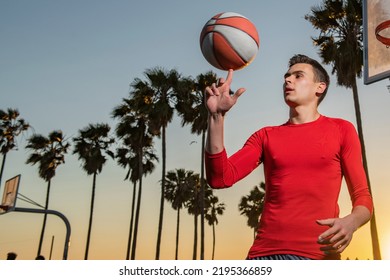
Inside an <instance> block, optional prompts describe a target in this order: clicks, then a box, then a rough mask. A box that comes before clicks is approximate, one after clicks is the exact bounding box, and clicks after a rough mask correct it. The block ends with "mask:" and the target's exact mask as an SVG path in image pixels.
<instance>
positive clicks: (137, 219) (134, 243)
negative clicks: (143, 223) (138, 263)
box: [131, 177, 142, 260]
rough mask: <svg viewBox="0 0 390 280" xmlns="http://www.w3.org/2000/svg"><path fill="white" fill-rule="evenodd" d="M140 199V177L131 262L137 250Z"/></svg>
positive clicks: (140, 180)
mask: <svg viewBox="0 0 390 280" xmlns="http://www.w3.org/2000/svg"><path fill="white" fill-rule="evenodd" d="M141 197H142V177H141V178H140V179H139V181H138V199H137V210H136V213H135V222H134V238H133V246H132V248H131V259H132V260H135V253H136V249H137V237H138V224H139V216H140V215H139V214H140V211H141Z"/></svg>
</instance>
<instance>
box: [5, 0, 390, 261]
mask: <svg viewBox="0 0 390 280" xmlns="http://www.w3.org/2000/svg"><path fill="white" fill-rule="evenodd" d="M320 2H321V1H316V0H301V1H295V2H293V1H288V0H276V1H267V2H266V3H264V1H233V0H227V1H216V0H215V1H206V0H199V1H179V0H176V1H175V0H166V1H150V0H146V1H130V0H115V1H104V0H97V1H92V0H83V1H76V0H69V1H59V0H57V1H49V0H46V1H45V0H35V1H27V0H24V1H23V0H14V1H6V0H1V1H0V38H1V44H0V108H1V109H3V110H4V109H6V108H8V107H10V108H17V109H19V111H20V113H21V117H23V118H24V119H25V120H26V121H28V122H29V123H30V124H31V126H32V127H33V131H34V132H36V133H40V134H43V135H47V134H48V133H49V132H50V131H53V130H57V129H61V130H62V131H63V132H64V134H65V136H66V137H67V138H68V139H71V138H72V137H74V136H75V135H76V134H77V131H78V130H79V129H82V128H84V127H85V126H87V125H88V124H89V123H98V122H106V123H109V124H110V125H111V126H114V125H115V122H114V120H112V119H111V117H110V113H111V111H112V109H113V108H114V107H115V106H117V105H118V104H119V103H120V102H121V99H122V98H124V97H127V95H128V91H129V84H130V83H131V82H132V81H133V80H134V78H141V79H143V78H144V76H143V72H144V71H145V70H146V69H148V68H153V67H157V66H159V67H163V68H165V69H177V70H178V71H179V72H180V73H182V75H183V76H193V77H195V76H197V75H198V74H200V73H204V72H207V71H209V70H213V71H215V72H216V73H217V74H218V75H222V76H225V75H226V73H225V72H223V71H220V70H217V69H215V68H213V67H212V66H210V65H209V64H208V63H207V62H206V60H205V59H204V58H203V57H202V54H201V52H200V48H199V34H200V31H201V29H202V27H203V25H204V24H205V23H206V21H207V20H208V19H209V18H211V17H212V16H213V15H215V14H217V13H219V12H224V11H233V12H237V13H240V14H243V15H245V16H246V17H248V18H249V19H250V20H251V21H252V22H253V23H254V24H255V25H256V26H257V28H258V32H259V35H260V50H259V52H258V54H257V57H256V59H255V60H254V61H253V62H252V64H250V65H249V66H248V67H247V68H245V69H242V70H239V71H237V72H236V73H235V75H234V81H233V87H234V88H238V87H245V88H246V89H247V92H246V93H245V94H244V95H243V96H242V97H241V98H240V100H239V103H238V104H237V106H236V107H235V108H234V109H233V110H232V111H231V112H229V114H228V118H227V123H226V132H225V135H226V147H227V150H228V152H229V153H232V152H234V151H235V150H236V149H238V148H240V147H241V146H242V144H243V143H244V141H245V140H246V138H247V137H249V135H250V134H251V133H252V132H254V131H255V130H257V129H259V128H261V127H263V126H265V125H274V124H280V123H283V122H285V121H286V120H287V117H288V108H287V106H286V105H285V104H284V102H283V99H282V91H281V89H282V82H283V79H282V78H283V74H284V73H285V71H286V70H287V62H288V59H289V58H290V57H291V56H292V55H294V54H296V53H303V54H307V55H309V56H312V57H313V58H316V59H319V57H318V55H317V49H316V48H315V47H314V46H313V44H312V42H311V38H310V37H311V36H316V35H317V34H318V32H317V31H316V30H314V29H313V28H312V26H311V25H310V23H309V22H307V21H306V20H305V19H304V15H305V14H307V13H308V12H309V11H310V7H312V6H313V5H317V4H319V3H320ZM326 68H327V69H328V70H329V71H330V70H331V68H330V67H329V66H327V67H326ZM331 83H332V84H331V87H330V89H329V93H328V95H327V97H326V99H325V100H324V101H323V103H322V104H321V106H320V111H321V113H322V114H324V115H328V116H334V117H341V118H345V119H347V120H349V121H351V122H353V123H355V114H354V108H353V99H352V93H351V90H348V89H345V88H341V87H338V86H336V82H335V77H332V81H331ZM388 84H389V81H388V80H383V81H379V82H377V83H375V84H372V85H369V86H366V85H363V82H362V80H359V94H360V98H361V100H360V101H361V110H362V116H363V129H364V135H365V140H366V149H367V156H368V164H369V169H370V178H371V183H372V188H373V191H374V201H375V203H376V213H377V222H378V228H379V230H380V239H381V245H382V246H384V247H385V248H383V250H382V251H383V254H385V253H384V251H386V250H387V252H389V251H390V250H389V249H388V248H389V247H390V226H389V225H388V224H386V221H385V215H386V213H387V211H388V210H389V209H388V205H387V204H386V203H387V201H388V199H389V198H390V191H389V189H388V187H387V185H388V182H389V181H390V174H389V173H388V172H387V170H388V168H389V164H390V163H389V162H390V150H389V149H388V143H389V141H390V130H389V128H388V127H389V122H390V113H389V110H388V106H389V103H390V94H389V92H388V90H387V88H386V86H387V85H388ZM33 131H30V132H29V134H27V135H25V136H24V137H22V138H19V144H20V145H19V149H18V150H17V151H13V152H11V153H9V154H8V156H7V163H6V166H5V174H4V176H3V183H4V181H5V179H7V178H10V177H13V176H14V175H16V174H19V173H20V174H22V181H21V186H20V192H21V193H22V194H24V195H26V196H28V197H30V198H32V199H34V200H36V201H38V202H39V203H41V204H43V203H44V196H45V188H46V183H45V182H43V180H42V179H40V178H39V177H38V174H37V168H36V167H35V166H28V165H26V164H25V163H24V162H25V161H26V159H27V156H28V151H26V150H25V149H24V146H25V144H26V138H27V137H28V136H30V135H31V133H32V132H33ZM167 137H168V139H167V141H168V150H167V165H168V166H167V168H168V170H172V169H175V168H186V169H191V170H194V171H196V172H199V162H200V150H201V147H200V139H199V138H198V137H197V136H195V135H191V134H190V130H189V128H188V127H184V128H182V127H181V126H180V120H178V119H177V118H175V119H174V121H173V122H172V124H171V125H170V126H169V129H168V136H167ZM192 141H197V143H195V144H192V145H190V143H191V142H192ZM160 146H161V143H160V140H156V152H157V153H158V154H161V153H160ZM125 174H126V171H125V170H123V169H121V168H120V167H118V166H117V165H116V164H115V162H113V161H110V162H108V164H107V165H106V166H105V168H104V169H103V172H102V174H100V175H99V176H98V183H97V184H98V186H97V192H98V193H97V197H96V202H95V206H96V208H95V209H96V210H95V219H94V226H93V230H92V243H91V251H90V257H91V259H123V258H124V257H125V253H126V248H125V247H126V242H127V231H128V221H129V214H128V212H129V209H130V203H129V201H130V194H131V186H130V184H129V183H128V182H125V181H123V179H124V176H125ZM160 177H161V166H160V165H159V166H157V168H156V170H155V172H154V173H153V174H152V175H151V176H150V177H148V178H147V179H145V181H144V194H143V202H142V203H143V208H142V212H141V224H140V233H139V234H140V236H142V237H143V238H141V239H140V240H139V245H138V250H137V256H138V258H142V259H153V258H154V252H155V251H154V250H155V242H156V234H157V222H158V204H159V197H160V192H159V190H160V189H159V180H160ZM261 180H263V175H262V170H261V168H259V169H258V170H256V171H255V172H254V173H253V174H251V175H250V176H249V177H248V178H246V179H245V180H243V181H242V182H240V183H238V184H237V185H236V186H235V187H234V188H233V189H229V190H222V191H219V192H217V193H216V195H217V196H218V197H219V199H220V201H223V202H224V203H225V204H226V205H227V210H226V212H225V214H224V215H223V216H222V217H220V223H219V226H218V228H217V251H216V258H218V259H226V258H229V259H243V258H245V254H246V252H247V250H248V248H249V246H250V245H251V238H252V231H251V229H249V228H248V227H247V226H246V220H245V218H244V217H242V216H239V214H238V203H239V199H240V198H241V196H243V195H246V194H247V193H249V191H250V189H251V188H252V187H253V186H254V185H256V184H258V183H259V182H260V181H261ZM91 185H92V178H90V177H87V175H86V174H85V173H84V172H83V171H82V170H81V168H80V163H79V162H77V158H76V157H75V156H74V155H72V154H71V153H69V154H68V155H67V157H66V164H65V165H64V166H60V167H59V168H58V170H57V175H56V176H55V178H54V179H53V181H52V195H51V202H50V206H51V208H52V209H55V210H58V211H61V212H62V213H64V214H65V215H66V216H67V217H68V219H69V220H70V222H71V225H72V243H71V247H70V251H69V258H70V259H82V258H83V256H84V248H85V238H86V234H87V223H88V215H89V201H90V194H91ZM1 190H2V188H1ZM340 204H341V209H342V212H343V214H345V213H348V212H349V211H350V208H349V207H350V204H349V198H348V195H347V193H346V192H345V190H343V191H342V193H341V198H340ZM18 206H19V207H30V205H28V204H25V203H24V202H22V201H18ZM165 213H166V217H165V223H164V230H165V232H164V234H163V247H162V258H166V259H171V258H173V257H174V248H173V247H172V246H170V244H174V228H175V213H174V212H173V211H172V210H171V209H169V206H168V205H166V212H165ZM183 216H184V215H183ZM41 221H42V217H39V216H34V215H31V214H22V213H9V214H6V215H3V216H0V225H1V228H2V229H4V228H6V229H7V230H6V231H4V230H2V231H1V232H0V259H3V258H5V256H6V253H7V252H8V251H16V252H17V253H18V254H19V257H20V259H32V258H35V251H36V248H37V244H38V238H39V233H40V228H41ZM368 228H369V227H368V226H365V227H363V228H362V229H361V230H360V231H359V232H358V233H356V234H355V239H354V242H353V243H352V244H351V246H350V248H349V249H348V250H349V251H348V250H347V251H346V252H345V255H344V256H345V257H347V256H350V257H355V256H356V257H359V258H372V256H371V251H370V248H369V246H370V241H369V235H368V232H369V231H368ZM236 229H238V230H236ZM192 230H193V228H192V217H186V216H184V217H183V226H182V240H181V244H182V245H181V249H180V255H179V256H180V257H181V258H187V259H188V258H191V256H192V255H191V248H192ZM26 232H28V235H26ZM64 234H65V233H64V226H63V224H62V222H61V221H58V219H57V218H55V217H53V218H50V219H49V222H48V228H47V232H46V239H45V244H44V254H45V255H48V251H49V249H50V242H51V236H55V250H54V253H53V258H54V259H60V258H61V257H62V249H63V240H64ZM206 234H207V240H206V241H207V245H206V246H208V247H207V248H208V249H206V250H208V251H207V252H206V258H208V257H209V256H210V253H211V252H210V250H211V248H210V246H211V243H210V240H211V230H210V229H209V228H207V233H206ZM237 239H240V240H241V239H242V242H236V240H237ZM355 240H356V242H355ZM225 244H229V246H225ZM361 247H364V249H361ZM389 253H390V252H389ZM359 254H360V255H359ZM387 257H388V258H390V254H387Z"/></svg>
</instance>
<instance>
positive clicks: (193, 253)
mask: <svg viewBox="0 0 390 280" xmlns="http://www.w3.org/2000/svg"><path fill="white" fill-rule="evenodd" d="M197 248H198V214H197V213H196V214H195V215H194V248H193V251H192V259H193V260H196V255H197V254H196V253H197V252H196V251H197V250H196V249H197Z"/></svg>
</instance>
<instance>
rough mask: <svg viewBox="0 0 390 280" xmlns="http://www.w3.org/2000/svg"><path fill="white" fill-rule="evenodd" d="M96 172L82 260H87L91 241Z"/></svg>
mask: <svg viewBox="0 0 390 280" xmlns="http://www.w3.org/2000/svg"><path fill="white" fill-rule="evenodd" d="M96 176H97V175H96V172H95V173H94V174H93V182H92V195H91V208H90V212H89V225H88V233H87V244H86V247H85V255H84V260H88V252H89V243H90V241H91V229H92V219H93V208H94V204H95V189H96Z"/></svg>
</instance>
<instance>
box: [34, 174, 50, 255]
mask: <svg viewBox="0 0 390 280" xmlns="http://www.w3.org/2000/svg"><path fill="white" fill-rule="evenodd" d="M50 185H51V180H49V181H48V182H47V191H46V202H45V210H47V209H49V197H50ZM46 220H47V214H46V213H45V214H44V216H43V224H42V230H41V236H40V238H39V245H38V252H37V256H39V255H41V251H42V244H43V238H44V236H45V229H46Z"/></svg>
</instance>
